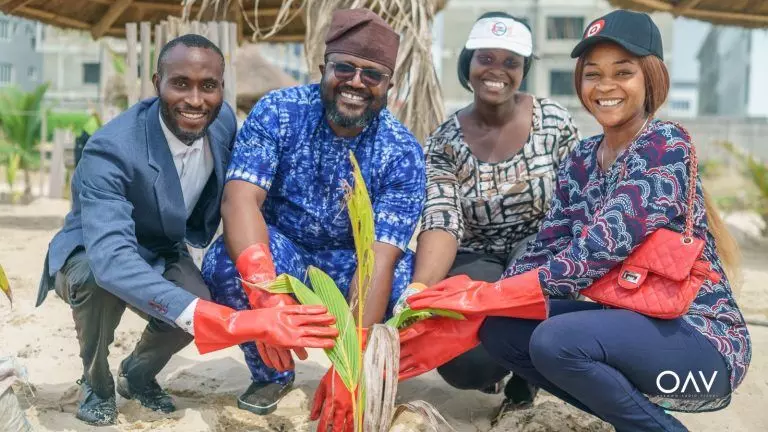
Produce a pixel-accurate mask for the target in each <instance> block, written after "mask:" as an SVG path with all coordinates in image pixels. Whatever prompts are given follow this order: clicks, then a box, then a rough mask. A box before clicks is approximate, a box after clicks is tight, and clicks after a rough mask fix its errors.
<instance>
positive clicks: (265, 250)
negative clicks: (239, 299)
mask: <svg viewBox="0 0 768 432" xmlns="http://www.w3.org/2000/svg"><path fill="white" fill-rule="evenodd" d="M235 268H237V271H238V273H240V277H241V278H242V279H243V280H244V281H245V282H247V283H248V284H252V285H257V286H265V285H267V284H269V283H270V282H272V281H274V280H275V278H276V277H277V274H276V273H275V264H274V262H272V254H271V253H270V251H269V245H268V244H265V243H256V244H252V245H250V246H248V247H247V248H246V249H245V250H244V251H243V252H241V253H240V256H238V257H237V261H235ZM244 288H246V287H244ZM250 291H251V288H250V287H247V288H246V293H247V294H249V297H250Z"/></svg>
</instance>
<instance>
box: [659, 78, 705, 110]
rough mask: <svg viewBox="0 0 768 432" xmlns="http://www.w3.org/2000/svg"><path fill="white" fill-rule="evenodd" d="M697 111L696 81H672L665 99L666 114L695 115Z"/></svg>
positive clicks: (697, 89) (697, 86)
mask: <svg viewBox="0 0 768 432" xmlns="http://www.w3.org/2000/svg"><path fill="white" fill-rule="evenodd" d="M698 112H699V85H698V82H696V81H673V82H672V86H671V88H670V90H669V98H668V99H667V114H669V115H670V116H672V117H687V118H691V117H696V116H697V115H698Z"/></svg>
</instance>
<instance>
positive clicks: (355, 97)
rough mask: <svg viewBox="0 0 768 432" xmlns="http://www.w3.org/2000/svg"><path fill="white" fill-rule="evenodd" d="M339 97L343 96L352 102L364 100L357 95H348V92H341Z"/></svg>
mask: <svg viewBox="0 0 768 432" xmlns="http://www.w3.org/2000/svg"><path fill="white" fill-rule="evenodd" d="M341 95H342V96H344V97H345V98H347V99H352V100H355V101H362V100H365V99H363V97H362V96H359V95H356V94H353V93H349V92H341Z"/></svg>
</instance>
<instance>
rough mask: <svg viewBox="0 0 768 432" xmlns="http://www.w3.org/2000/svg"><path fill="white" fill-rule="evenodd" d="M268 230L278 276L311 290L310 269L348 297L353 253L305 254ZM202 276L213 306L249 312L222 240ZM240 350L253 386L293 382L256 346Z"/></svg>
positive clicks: (406, 259) (397, 278) (406, 266)
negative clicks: (286, 276)
mask: <svg viewBox="0 0 768 432" xmlns="http://www.w3.org/2000/svg"><path fill="white" fill-rule="evenodd" d="M268 230H269V248H270V251H271V252H272V258H273V260H274V263H275V271H276V272H277V274H278V275H279V274H283V273H287V274H290V275H291V276H293V277H295V278H297V279H299V280H301V281H302V282H304V283H305V284H306V285H307V286H309V287H310V288H311V285H310V284H309V278H308V277H307V267H309V266H310V265H312V266H315V267H317V268H319V269H321V270H322V271H324V272H325V273H327V274H328V276H330V277H331V279H333V281H334V282H335V283H336V285H337V286H338V287H339V290H341V292H342V293H343V294H344V296H345V297H347V294H348V291H349V286H350V284H351V282H352V278H353V277H354V273H355V270H356V269H357V259H356V256H355V251H354V250H346V249H344V250H307V249H305V248H303V247H301V246H300V245H298V244H296V243H295V242H293V241H291V240H290V239H288V238H287V237H286V236H285V235H283V234H282V233H280V232H279V231H278V230H277V229H275V228H274V227H272V226H269V227H268ZM413 258H414V254H413V252H411V251H410V250H408V251H407V252H406V253H404V254H403V256H402V257H401V258H400V260H399V261H398V262H397V264H396V267H395V275H394V278H393V283H392V293H391V294H390V300H389V304H388V306H387V313H386V317H385V319H388V318H390V317H391V316H392V308H393V307H394V306H395V303H396V302H397V299H398V298H400V295H401V294H402V293H403V291H405V288H406V287H407V286H408V284H409V283H410V281H411V276H412V275H413ZM202 276H203V280H204V281H205V283H206V284H207V285H208V288H209V289H210V291H211V298H212V299H213V301H214V302H216V303H219V304H223V305H226V306H229V307H231V308H233V309H235V310H245V309H250V307H251V306H250V304H249V303H248V297H247V296H246V295H245V291H244V290H243V287H242V286H241V285H240V282H239V281H238V278H239V277H240V275H239V274H238V272H237V269H236V268H235V264H234V263H233V262H232V260H231V259H230V257H229V254H228V253H227V250H226V248H225V247H224V238H223V236H221V237H219V238H218V239H216V240H215V241H214V243H213V244H212V245H211V247H210V249H208V251H207V252H206V254H205V257H204V258H203V266H202ZM240 348H241V349H242V350H243V353H244V354H245V362H246V364H247V365H248V369H249V370H250V371H251V379H252V380H253V381H254V382H256V383H267V382H276V383H280V384H284V383H286V382H288V381H290V380H292V379H293V377H294V371H285V372H278V371H276V370H275V369H272V368H270V367H267V366H266V365H265V364H264V362H263V361H262V360H261V356H259V351H258V350H257V349H256V344H255V343H253V342H248V343H244V344H241V345H240Z"/></svg>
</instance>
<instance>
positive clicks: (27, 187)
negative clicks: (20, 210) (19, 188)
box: [24, 168, 32, 199]
mask: <svg viewBox="0 0 768 432" xmlns="http://www.w3.org/2000/svg"><path fill="white" fill-rule="evenodd" d="M31 197H32V180H30V178H29V169H28V168H24V198H25V199H27V198H31Z"/></svg>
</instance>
